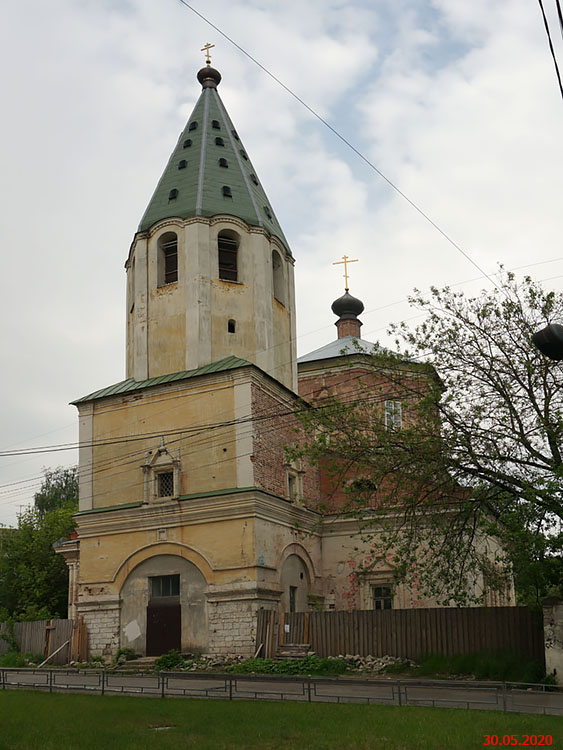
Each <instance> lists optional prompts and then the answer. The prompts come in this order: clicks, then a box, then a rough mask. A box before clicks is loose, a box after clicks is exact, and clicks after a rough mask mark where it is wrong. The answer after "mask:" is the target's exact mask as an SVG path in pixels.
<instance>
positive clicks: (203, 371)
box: [71, 354, 252, 404]
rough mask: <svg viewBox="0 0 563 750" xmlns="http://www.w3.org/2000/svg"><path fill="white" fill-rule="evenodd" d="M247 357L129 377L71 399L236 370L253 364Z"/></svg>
mask: <svg viewBox="0 0 563 750" xmlns="http://www.w3.org/2000/svg"><path fill="white" fill-rule="evenodd" d="M251 364H252V363H251V362H248V361H247V360H246V359H241V358H240V357H235V356H234V355H232V354H231V356H229V357H225V358H224V359H220V360H219V361H218V362H212V363H211V364H209V365H204V366H203V367H197V368H196V369H195V370H184V371H183V372H173V373H171V374H170V375H159V376H158V377H156V378H149V379H148V380H135V379H134V378H128V379H127V380H122V381H121V382H120V383H114V385H108V386H107V387H106V388H101V389H100V390H99V391H94V393H90V394H89V395H88V396H83V397H82V398H78V399H76V401H71V403H72V404H82V403H84V402H85V401H95V400H96V399H98V398H105V397H106V396H116V395H117V394H121V393H131V392H132V391H141V390H143V389H144V388H151V387H152V386H153V385H161V384H162V383H173V382H175V381H177V380H189V379H190V378H197V377H199V376H200V375H209V374H210V373H213V372H225V371H226V370H236V369H238V368H239V367H247V366H249V365H251Z"/></svg>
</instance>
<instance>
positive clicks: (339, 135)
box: [179, 0, 563, 289]
mask: <svg viewBox="0 0 563 750" xmlns="http://www.w3.org/2000/svg"><path fill="white" fill-rule="evenodd" d="M179 2H180V3H182V5H185V6H186V8H189V10H191V11H192V12H193V13H195V14H196V16H198V17H199V18H201V20H202V21H204V22H205V23H206V24H208V25H209V26H211V28H213V29H215V31H216V32H217V33H218V34H221V36H222V37H223V38H225V39H226V40H227V41H228V42H229V43H230V44H232V45H233V46H234V47H236V48H237V49H238V50H239V51H240V52H242V54H243V55H245V56H246V57H248V59H249V60H251V61H252V62H253V63H254V64H255V65H257V66H258V67H259V68H260V69H261V70H263V71H264V73H266V75H268V76H270V78H272V79H273V80H274V81H275V82H276V83H277V84H279V85H280V86H281V87H282V88H283V89H284V90H285V91H286V92H287V93H288V94H289V95H290V96H292V97H293V98H294V99H296V100H297V101H298V102H299V103H300V104H301V105H302V106H303V107H305V109H306V110H308V111H309V112H310V113H311V114H312V115H313V117H316V118H317V120H319V121H320V122H322V124H323V125H324V126H325V127H327V128H328V129H329V130H330V131H331V132H332V133H333V134H334V135H335V136H336V137H337V138H339V139H340V140H341V141H342V143H344V144H345V145H346V146H348V148H350V149H351V150H352V151H353V152H354V153H355V154H356V156H358V157H359V158H360V159H361V160H362V161H363V162H365V163H366V164H367V165H368V166H369V167H370V168H371V169H373V170H374V171H375V172H377V174H378V175H379V176H380V177H381V178H382V179H383V180H385V182H386V183H387V184H388V185H389V186H390V187H391V188H392V189H393V190H394V191H395V192H396V193H397V194H398V195H400V196H401V198H403V199H404V200H405V201H407V203H408V204H409V205H410V206H411V207H412V208H414V210H415V211H417V212H418V213H419V214H420V215H421V216H422V217H423V218H424V219H426V221H427V222H428V223H429V224H431V226H433V227H434V229H436V231H438V232H439V233H440V234H441V235H442V237H444V239H445V240H447V241H448V242H449V243H450V245H452V247H454V248H455V249H456V250H457V251H458V252H459V253H461V255H463V256H464V258H466V260H468V261H469V262H470V263H471V264H472V265H473V266H475V268H476V269H477V270H478V271H479V272H480V273H481V274H483V276H484V277H485V278H487V279H488V280H489V281H490V282H491V284H493V286H496V288H497V289H501V288H500V287H499V285H498V284H497V283H496V281H495V280H494V279H493V278H492V277H491V276H489V274H488V273H486V272H485V271H484V270H483V269H482V268H481V266H480V265H479V264H478V263H477V262H476V261H475V260H473V258H472V257H471V256H470V255H469V253H467V252H466V251H465V250H464V249H463V248H462V247H460V245H458V244H457V242H455V241H454V240H453V239H452V238H451V237H450V236H449V234H447V233H446V232H445V231H444V230H443V229H442V228H441V227H440V226H439V225H438V224H437V223H436V222H435V221H433V219H431V218H430V216H428V214H427V213H425V211H423V210H422V208H420V207H419V206H418V205H417V204H416V203H415V202H414V201H413V200H411V199H410V198H409V197H408V195H406V194H405V193H404V192H403V191H402V190H401V189H400V188H399V187H398V186H397V185H396V184H395V183H394V182H393V181H392V180H390V179H389V177H387V176H386V175H385V174H384V173H383V172H382V171H381V170H380V169H379V168H378V167H376V166H375V164H374V163H373V162H371V161H370V160H369V159H368V158H367V157H366V156H364V154H362V152H361V151H360V150H359V149H357V148H356V147H355V146H354V145H353V144H352V143H351V142H350V141H349V140H347V138H345V137H344V136H343V135H341V134H340V133H339V132H338V130H336V128H334V127H333V126H332V125H331V124H330V123H329V122H328V121H327V120H325V119H324V117H322V116H321V115H320V114H319V113H318V112H316V111H315V110H314V109H313V108H312V107H311V106H309V105H308V104H307V102H305V101H304V100H303V99H301V97H300V96H298V95H297V94H296V93H295V92H294V91H292V90H291V89H290V88H289V86H286V85H285V83H283V81H281V80H280V79H279V78H278V77H277V76H275V75H274V74H273V73H272V72H270V71H269V70H268V68H266V67H265V66H264V65H262V63H261V62H259V61H258V60H257V59H256V58H255V57H253V56H252V55H251V54H250V53H249V52H247V51H246V50H245V49H244V48H243V47H241V46H240V44H237V43H236V42H235V41H234V39H232V38H231V37H230V36H228V35H227V34H225V32H224V31H221V29H220V28H219V27H218V26H216V25H215V24H214V23H212V22H211V21H210V20H209V19H208V18H206V17H205V16H204V15H203V14H202V13H200V12H199V11H197V10H196V9H195V8H194V7H192V6H191V5H190V4H189V3H187V2H186V0H179ZM540 2H541V0H540ZM562 94H563V89H562Z"/></svg>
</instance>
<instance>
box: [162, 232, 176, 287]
mask: <svg viewBox="0 0 563 750" xmlns="http://www.w3.org/2000/svg"><path fill="white" fill-rule="evenodd" d="M162 251H163V253H164V283H165V284H172V283H173V282H174V281H178V241H177V240H176V239H174V240H172V241H171V242H165V243H164V244H163V245H162Z"/></svg>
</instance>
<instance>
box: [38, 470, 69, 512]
mask: <svg viewBox="0 0 563 750" xmlns="http://www.w3.org/2000/svg"><path fill="white" fill-rule="evenodd" d="M43 475H44V478H43V483H42V485H41V489H40V490H39V492H36V493H35V497H34V505H35V507H36V508H37V510H39V512H40V513H47V512H48V511H51V510H55V509H56V508H71V509H72V508H76V507H77V506H78V467H77V466H70V467H68V468H63V467H60V466H59V467H58V468H57V469H44V470H43Z"/></svg>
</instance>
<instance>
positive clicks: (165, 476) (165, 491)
mask: <svg viewBox="0 0 563 750" xmlns="http://www.w3.org/2000/svg"><path fill="white" fill-rule="evenodd" d="M156 479H157V485H158V497H172V496H173V495H174V472H173V471H162V472H160V474H157V475H156Z"/></svg>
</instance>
